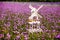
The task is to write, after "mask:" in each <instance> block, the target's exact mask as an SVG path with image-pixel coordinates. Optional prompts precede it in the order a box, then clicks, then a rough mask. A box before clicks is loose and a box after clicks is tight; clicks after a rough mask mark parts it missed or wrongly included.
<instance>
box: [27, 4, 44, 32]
mask: <svg viewBox="0 0 60 40" xmlns="http://www.w3.org/2000/svg"><path fill="white" fill-rule="evenodd" d="M42 7H43V5H41V6H40V7H39V8H38V9H36V8H34V7H32V5H31V4H30V5H29V8H30V9H31V16H30V17H29V18H28V19H29V22H28V23H29V24H30V25H32V27H31V28H30V29H28V31H29V32H31V33H33V32H41V31H42V29H41V28H40V27H39V25H40V20H39V18H42V16H41V15H39V14H38V10H39V9H41V8H42ZM34 18H35V19H34ZM34 24H37V26H36V27H37V28H33V26H34Z"/></svg>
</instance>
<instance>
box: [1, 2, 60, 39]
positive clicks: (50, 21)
mask: <svg viewBox="0 0 60 40" xmlns="http://www.w3.org/2000/svg"><path fill="white" fill-rule="evenodd" d="M29 4H32V6H34V7H35V8H38V7H39V6H40V5H44V6H43V8H41V9H40V10H39V11H38V13H39V14H41V15H42V16H43V18H42V19H41V25H40V27H41V29H42V30H43V32H37V33H33V34H32V33H29V32H28V31H27V29H28V28H29V27H30V25H29V24H28V17H29V16H30V15H31V12H30V11H31V10H30V9H29ZM59 39H60V5H59V3H40V2H38V3H37V2H32V3H31V2H0V40H59Z"/></svg>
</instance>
